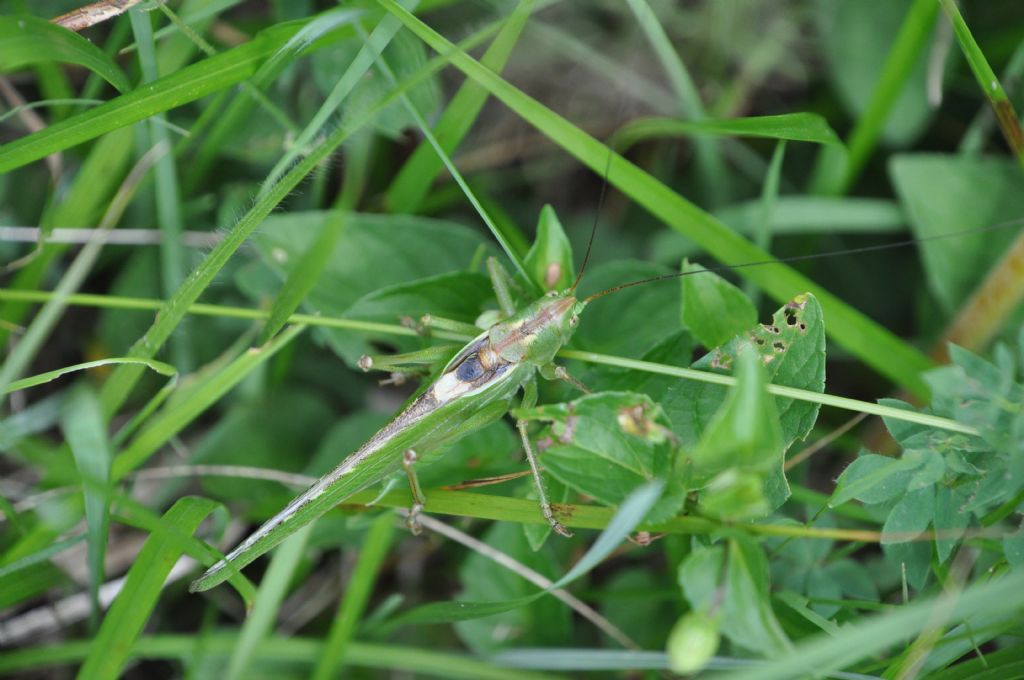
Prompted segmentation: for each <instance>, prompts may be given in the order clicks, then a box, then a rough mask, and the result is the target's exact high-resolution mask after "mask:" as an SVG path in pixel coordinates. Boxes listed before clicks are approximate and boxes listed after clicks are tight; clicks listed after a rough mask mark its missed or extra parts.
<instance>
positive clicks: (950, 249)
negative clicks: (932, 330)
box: [889, 154, 1024, 315]
mask: <svg viewBox="0 0 1024 680" xmlns="http://www.w3.org/2000/svg"><path fill="white" fill-rule="evenodd" d="M889 175H890V176H891V178H892V183H893V185H894V186H895V188H896V191H897V194H898V195H899V198H900V202H901V203H902V205H903V208H904V210H905V211H906V214H907V217H908V218H909V222H910V226H911V227H912V228H913V231H914V236H916V237H917V238H921V239H929V238H931V237H935V236H941V235H944V234H958V236H957V237H956V238H938V239H932V240H926V241H924V242H923V243H921V246H920V247H921V253H922V257H923V259H924V266H925V273H926V274H927V278H928V285H929V287H930V289H931V290H932V292H933V293H934V294H935V297H936V298H937V299H938V301H939V303H940V304H941V305H942V310H943V311H944V312H945V314H946V315H950V314H952V313H953V312H954V311H955V310H957V309H958V308H959V306H960V305H961V304H962V303H963V302H964V300H966V299H967V296H968V295H970V294H971V292H972V291H973V290H974V288H975V286H976V285H977V284H978V283H980V282H981V280H982V279H983V278H984V276H985V274H986V272H988V270H989V269H990V268H991V267H992V266H993V265H994V264H995V262H996V261H997V260H998V259H999V258H1000V257H1002V255H1003V254H1004V253H1005V252H1006V249H1007V248H1008V247H1009V245H1010V243H1011V242H1012V241H1013V238H1014V237H1015V236H1016V231H1015V230H1013V229H995V230H992V229H989V228H990V227H992V226H994V225H999V224H1000V223H1004V222H1006V221H1008V220H1014V219H1019V218H1020V216H1021V215H1022V214H1024V193H1022V192H1021V191H1020V183H1021V171H1020V166H1019V165H1018V164H1016V163H1014V162H1013V161H1011V160H1009V159H1001V158H996V157H988V156H959V155H957V156H953V155H941V154H912V155H911V154H907V155H900V156H896V157H894V158H893V159H892V160H891V161H890V163H889ZM971 232H975V233H973V234H972V233H971Z"/></svg>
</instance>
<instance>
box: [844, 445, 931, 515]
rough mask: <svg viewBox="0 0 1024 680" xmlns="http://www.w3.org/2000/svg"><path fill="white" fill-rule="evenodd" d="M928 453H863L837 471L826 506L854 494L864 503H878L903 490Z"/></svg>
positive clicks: (850, 498)
mask: <svg viewBox="0 0 1024 680" xmlns="http://www.w3.org/2000/svg"><path fill="white" fill-rule="evenodd" d="M927 455H930V454H924V455H921V454H916V455H913V456H907V455H904V456H903V457H902V458H890V457H888V456H879V455H878V454H875V453H862V454H861V455H860V456H859V457H858V458H857V460H855V461H853V462H852V463H850V464H849V465H848V466H847V468H846V469H845V470H843V473H842V474H841V475H839V480H838V481H837V482H836V489H835V491H833V492H832V496H831V497H830V498H829V501H828V504H829V506H830V507H833V508H834V507H836V506H839V505H842V504H843V503H846V502H847V501H850V500H853V499H855V498H856V499H857V500H859V501H861V502H863V503H881V502H883V501H886V500H889V499H890V498H895V497H896V496H898V495H900V494H903V493H905V492H906V490H907V484H909V483H910V480H911V478H912V477H913V475H914V472H915V471H916V470H917V469H918V468H920V467H921V466H922V465H923V464H924V462H925V457H926V456H927Z"/></svg>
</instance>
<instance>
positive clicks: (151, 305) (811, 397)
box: [0, 288, 978, 435]
mask: <svg viewBox="0 0 1024 680" xmlns="http://www.w3.org/2000/svg"><path fill="white" fill-rule="evenodd" d="M52 295H53V294H52V293H49V292H46V291H32V290H10V289H5V288H0V300H16V301H21V302H45V301H46V300H49V299H50V297H52ZM65 303H66V304H69V305H80V306H86V307H103V308H107V309H133V310H158V309H160V308H161V307H162V306H163V304H164V303H163V301H161V300H148V299H145V298H130V297H118V296H110V295H91V294H84V293H82V294H77V295H70V296H68V297H67V299H66V300H65ZM187 311H188V313H189V314H197V315H202V316H219V317H223V318H233V319H251V320H255V321H259V320H264V319H267V318H268V317H269V316H270V312H269V311H265V310H260V309H247V308H245V307H228V306H222V305H211V304H204V303H193V304H192V305H191V306H190V307H189V308H188V310H187ZM288 323H291V324H304V325H307V326H319V327H322V328H341V329H345V330H352V331H364V332H369V333H385V334H388V335H404V336H406V337H414V336H416V335H417V333H416V331H415V330H414V329H412V328H407V327H405V326H399V325H398V324H386V323H376V322H373V321H359V320H357V319H338V318H327V317H323V316H316V315H313V314H292V315H291V316H290V317H288ZM431 337H434V338H438V339H441V340H454V341H463V342H465V341H467V340H471V339H472V338H470V337H469V336H467V335H462V334H460V333H450V332H447V331H431ZM558 356H560V357H562V358H563V359H577V360H579V361H586V362H588V363H593V364H603V365H605V366H618V367H620V368H628V369H632V370H635V371H645V372H647V373H657V374H660V375H668V376H672V377H676V378H684V379H686V380H699V381H701V382H708V383H714V384H716V385H725V386H732V385H734V384H735V382H736V380H735V378H733V377H732V376H728V375H722V374H720V373H710V372H708V371H698V370H695V369H692V368H681V367H679V366H669V365H667V364H658V363H654V362H651V361H639V360H637V359H626V358H624V357H616V356H609V355H607V354H597V353H596V352H583V351H580V350H571V349H563V350H562V351H561V352H559V353H558ZM768 391H769V393H771V394H774V395H776V396H779V397H785V398H787V399H797V400H800V401H809V402H813V403H816V404H821V405H822V406H832V407H835V408H841V409H844V410H847V411H856V412H858V413H868V414H870V415H876V416H882V417H885V418H892V419H894V420H901V421H905V422H911V423H918V424H920V425H925V426H928V427H935V428H938V429H941V430H947V431H950V432H959V433H962V434H968V435H977V434H978V431H977V430H976V429H974V428H973V427H971V426H969V425H964V424H963V423H958V422H956V421H955V420H951V419H949V418H943V417H941V416H933V415H928V414H926V413H917V412H915V411H905V410H902V409H898V408H892V407H891V406H882V405H881V404H873V403H871V402H868V401H860V400H857V399H848V398H846V397H838V396H835V395H831V394H821V393H819V392H811V391H810V390H801V389H798V388H795V387H786V386H784V385H768Z"/></svg>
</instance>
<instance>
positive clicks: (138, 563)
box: [78, 496, 216, 680]
mask: <svg viewBox="0 0 1024 680" xmlns="http://www.w3.org/2000/svg"><path fill="white" fill-rule="evenodd" d="M214 507H216V506H215V504H214V503H213V502H212V501H208V500H206V499H203V498H197V497H194V496H186V497H185V498H182V499H180V500H178V502H176V503H175V504H174V505H173V506H172V507H171V509H170V510H168V511H167V513H166V514H164V520H165V521H167V522H168V523H170V524H172V525H173V526H175V527H177V528H179V529H180V530H181V531H182V532H183V533H186V534H192V533H193V532H194V531H195V530H196V529H197V528H198V527H199V524H200V523H201V522H202V521H203V519H205V518H206V516H207V515H209V514H210V513H211V512H212V511H213V509H214ZM181 553H182V551H181V549H180V547H179V546H178V545H177V544H176V543H174V542H172V541H171V540H170V539H168V538H166V537H164V536H158V535H151V536H150V537H149V538H147V539H146V543H145V544H144V545H143V546H142V550H141V551H140V552H139V555H138V557H136V558H135V560H134V562H132V566H131V568H130V569H129V570H128V576H127V577H126V579H125V582H124V587H123V588H122V589H121V592H120V593H119V594H118V596H117V599H115V600H114V604H113V605H111V607H110V610H109V611H108V612H107V615H106V616H105V617H104V618H103V625H102V626H100V631H99V633H98V634H97V635H96V637H95V639H94V640H92V642H91V648H90V650H89V655H88V657H86V659H85V663H84V664H82V668H81V670H79V672H78V678H79V679H80V680H89V679H90V678H114V677H117V676H118V675H119V674H120V672H121V669H122V668H123V667H124V664H125V662H126V661H127V660H128V658H129V655H130V652H131V648H132V645H133V644H134V643H135V641H136V639H137V638H138V637H139V634H140V633H141V632H142V628H143V626H144V625H145V624H146V621H147V620H149V617H150V615H151V614H152V613H153V608H154V607H156V603H157V600H158V599H159V597H160V591H161V588H163V585H164V581H166V580H167V575H168V574H169V573H170V571H171V567H173V566H174V563H175V562H177V561H178V557H180V556H181Z"/></svg>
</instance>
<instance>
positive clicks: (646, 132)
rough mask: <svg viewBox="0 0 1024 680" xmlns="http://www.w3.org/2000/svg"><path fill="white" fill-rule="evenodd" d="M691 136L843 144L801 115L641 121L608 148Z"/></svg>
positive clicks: (815, 119)
mask: <svg viewBox="0 0 1024 680" xmlns="http://www.w3.org/2000/svg"><path fill="white" fill-rule="evenodd" d="M690 135H697V136H700V135H724V136H735V137H762V138H766V139H778V140H788V141H793V142H813V143H815V144H830V145H836V146H842V144H843V143H842V142H841V141H840V140H839V136H838V135H836V133H835V131H834V130H833V129H832V128H831V127H830V126H829V124H828V121H826V120H825V119H824V118H823V117H821V116H819V115H818V114H816V113H804V112H801V113H783V114H780V115H777V116H751V117H749V118H730V119H723V120H713V119H705V120H676V119H673V118H640V119H638V120H634V121H631V122H629V123H627V124H626V125H623V126H622V128H620V129H619V130H618V131H617V132H616V133H615V136H614V137H612V139H611V140H610V141H609V142H608V146H612V147H615V148H616V149H619V150H624V149H628V148H629V147H631V146H633V145H634V144H636V143H637V142H642V141H645V140H648V139H652V138H658V137H680V136H690Z"/></svg>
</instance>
